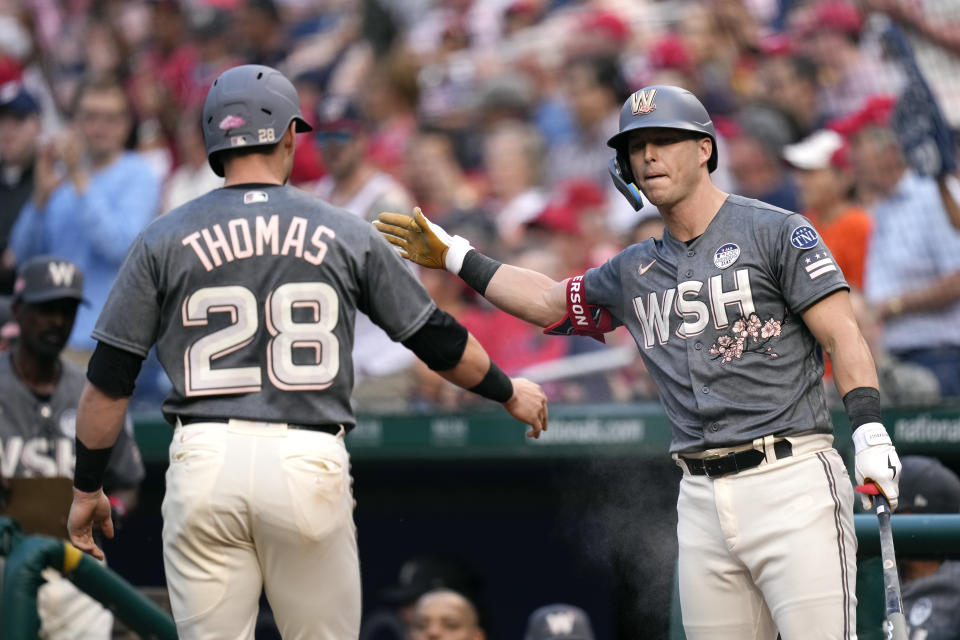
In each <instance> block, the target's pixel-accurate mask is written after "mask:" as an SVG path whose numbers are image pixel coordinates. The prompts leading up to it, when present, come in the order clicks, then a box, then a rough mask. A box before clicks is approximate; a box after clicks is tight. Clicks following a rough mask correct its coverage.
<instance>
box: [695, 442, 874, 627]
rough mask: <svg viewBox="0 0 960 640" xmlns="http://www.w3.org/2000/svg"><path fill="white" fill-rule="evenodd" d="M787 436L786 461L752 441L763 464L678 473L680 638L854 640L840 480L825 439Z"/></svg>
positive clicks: (849, 531) (845, 495)
mask: <svg viewBox="0 0 960 640" xmlns="http://www.w3.org/2000/svg"><path fill="white" fill-rule="evenodd" d="M788 439H789V440H790V442H791V444H792V445H793V455H792V456H790V457H787V458H783V459H781V460H777V459H776V457H775V455H774V453H773V443H774V440H773V438H771V437H767V438H761V439H758V440H757V441H755V442H754V444H753V446H754V447H755V448H758V449H760V450H764V451H766V452H767V458H766V461H764V462H763V463H761V464H760V465H759V466H758V467H755V468H753V469H749V470H747V471H742V472H740V473H736V474H731V475H727V476H723V477H720V478H716V479H710V478H708V477H706V476H694V475H690V474H689V472H688V471H687V470H686V468H684V475H683V479H682V480H681V483H680V497H679V499H678V501H677V512H678V524H677V537H678V540H679V544H680V560H679V576H678V577H679V583H680V605H681V610H682V613H683V627H684V630H685V631H686V635H687V638H688V640H774V639H775V638H776V637H777V631H778V630H779V632H780V635H781V637H782V638H783V640H809V639H810V638H817V640H856V637H857V635H856V606H857V599H856V595H855V592H854V588H855V583H856V553H857V539H856V535H855V532H854V527H853V500H854V495H853V486H852V484H851V482H850V476H849V475H848V474H847V470H846V468H845V466H844V464H843V460H842V459H841V457H840V454H838V453H837V451H836V450H835V449H833V448H832V445H833V436H831V435H826V434H806V435H802V436H798V437H789V438H788ZM748 448H749V446H748ZM740 449H742V447H741V448H740ZM713 451H715V452H717V453H724V452H726V451H730V449H728V450H712V451H711V452H713ZM678 464H679V465H680V466H681V467H684V465H683V463H682V461H678Z"/></svg>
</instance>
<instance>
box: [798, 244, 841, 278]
mask: <svg viewBox="0 0 960 640" xmlns="http://www.w3.org/2000/svg"><path fill="white" fill-rule="evenodd" d="M803 268H804V269H805V270H806V272H807V275H808V276H810V279H811V280H814V279H816V278H819V277H820V276H822V275H823V274H825V273H830V272H831V271H836V270H837V263H836V262H834V261H833V258H831V257H830V254H829V253H827V252H826V251H823V252H817V253H814V254H812V255H811V254H809V253H808V254H807V256H806V257H805V258H803Z"/></svg>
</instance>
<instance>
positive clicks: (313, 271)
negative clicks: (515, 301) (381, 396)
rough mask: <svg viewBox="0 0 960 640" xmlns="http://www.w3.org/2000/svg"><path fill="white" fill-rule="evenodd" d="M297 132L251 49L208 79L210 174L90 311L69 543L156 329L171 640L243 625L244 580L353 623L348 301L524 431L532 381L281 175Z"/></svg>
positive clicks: (78, 541)
mask: <svg viewBox="0 0 960 640" xmlns="http://www.w3.org/2000/svg"><path fill="white" fill-rule="evenodd" d="M306 130H309V125H307V123H306V122H305V121H304V120H303V117H302V115H301V113H300V107H299V102H298V98H297V94H296V90H295V89H294V87H293V84H291V83H290V81H289V80H288V79H287V78H285V77H284V76H283V75H282V74H281V73H280V72H278V71H276V70H274V69H271V68H269V67H264V66H259V65H244V66H240V67H235V68H232V69H229V70H227V71H225V72H224V73H223V74H221V75H220V76H219V78H217V80H216V81H215V82H214V83H213V86H212V87H211V88H210V91H209V93H208V95H207V99H206V103H205V104H204V109H203V134H204V141H205V143H206V146H207V152H208V159H209V161H210V165H211V167H212V168H213V170H214V171H215V172H216V173H218V174H219V175H224V176H225V178H226V181H225V187H224V188H222V189H218V190H216V191H213V192H210V193H209V194H207V195H204V196H201V197H200V198H198V199H196V200H193V201H191V202H189V203H187V204H185V205H183V206H182V207H180V208H178V209H175V210H174V211H172V212H170V213H168V214H167V215H165V216H163V217H162V218H158V219H157V220H155V221H154V222H153V223H152V224H151V225H149V226H148V227H147V228H146V229H145V230H144V231H143V232H142V233H141V234H140V236H139V237H138V238H137V239H136V240H135V242H134V244H133V245H132V246H131V248H130V251H129V253H128V254H127V257H126V260H125V262H124V264H123V267H122V268H121V271H120V274H119V276H118V278H117V281H116V283H115V284H114V287H113V289H112V291H111V292H110V296H109V298H108V300H107V303H106V305H105V307H104V309H103V312H102V313H101V315H100V318H99V320H98V321H97V326H96V329H95V330H94V333H93V335H94V337H95V338H96V339H97V340H98V345H97V348H96V351H95V352H94V355H93V357H92V359H91V362H90V366H89V368H88V371H87V379H88V384H87V385H86V386H85V388H84V392H83V397H82V398H81V401H80V408H79V414H78V416H77V443H76V446H77V461H76V472H75V475H74V487H75V490H74V501H73V506H72V507H71V509H70V516H69V522H68V528H69V531H70V538H71V540H72V542H73V543H74V544H75V545H76V546H77V547H79V548H80V549H82V550H83V551H86V552H90V553H92V554H93V555H95V556H97V557H100V556H101V552H100V549H99V548H97V546H96V545H95V544H94V541H93V539H92V535H91V534H92V528H93V526H94V525H95V524H96V525H98V526H100V527H101V528H103V530H104V532H105V533H106V534H107V535H108V536H110V535H112V525H111V523H110V518H109V504H108V502H107V499H106V497H105V496H104V495H103V492H102V490H101V488H100V484H101V480H102V477H103V471H104V466H105V464H106V460H107V457H108V456H109V453H110V450H111V447H112V445H113V443H114V441H115V439H116V437H117V434H118V433H119V431H120V429H121V426H122V416H123V411H124V408H125V407H126V405H127V401H128V398H129V396H130V393H131V391H132V390H133V385H134V380H135V378H136V375H137V372H138V371H139V367H140V364H141V362H142V360H143V358H144V357H145V356H146V355H147V352H148V350H149V349H150V347H151V346H152V345H153V344H154V343H156V345H157V356H158V358H159V360H160V362H161V364H162V365H163V367H164V369H165V370H166V372H167V374H168V375H169V376H170V379H171V382H172V384H173V391H172V392H171V393H170V395H169V396H168V397H167V399H166V400H165V402H164V404H163V412H164V415H165V417H166V419H167V420H168V421H169V422H170V423H171V424H173V425H174V426H175V429H174V433H173V441H172V442H171V444H170V466H169V468H168V470H167V476H166V495H165V496H164V501H163V506H162V510H163V520H164V522H163V552H164V553H163V555H164V566H165V569H166V578H167V585H168V587H169V591H170V603H171V606H172V609H173V615H174V618H175V620H176V623H177V630H178V632H179V635H180V638H183V639H184V640H207V639H223V640H236V639H238V638H241V639H243V638H248V639H252V638H253V630H254V623H255V620H256V616H257V609H258V600H259V597H260V592H261V589H265V590H266V594H267V598H268V599H269V601H270V604H271V606H272V608H273V612H274V615H275V617H276V620H277V624H278V627H279V629H280V632H281V634H282V635H283V637H284V638H287V639H291V638H295V639H299V640H308V639H316V640H321V639H323V640H332V639H334V638H336V639H338V640H339V639H341V638H343V639H345V638H356V637H357V635H358V634H359V628H360V572H359V567H358V561H357V543H356V535H355V530H354V524H353V518H352V512H353V498H352V495H351V490H350V484H351V480H350V476H349V459H348V456H347V451H346V449H345V448H344V441H343V438H344V434H345V432H346V431H349V430H350V429H351V428H352V427H353V425H354V422H355V419H354V416H353V412H352V410H351V406H350V391H351V389H352V386H353V366H352V365H351V362H350V353H351V348H352V342H353V334H354V331H353V327H354V315H355V313H356V311H357V310H361V311H363V312H365V313H366V314H367V315H369V316H370V318H371V319H372V320H373V321H374V322H375V323H377V324H378V325H379V326H380V327H381V328H383V329H384V330H385V331H386V332H387V334H388V335H389V336H390V337H391V338H393V339H394V340H397V341H401V342H403V344H404V345H406V346H407V347H408V348H410V349H411V350H412V351H414V352H415V353H416V354H417V355H418V356H419V357H420V358H421V359H423V360H424V361H425V362H426V363H427V365H429V366H430V367H431V368H433V369H435V370H437V371H438V372H439V373H440V375H442V376H444V377H445V378H446V379H448V380H450V381H451V382H454V383H456V384H458V385H460V386H461V387H464V388H468V389H470V390H472V391H474V392H476V393H478V394H480V395H482V396H485V397H488V398H492V399H495V400H497V401H499V402H502V403H503V405H504V407H505V408H506V409H507V411H509V412H510V414H511V415H513V416H514V417H515V418H517V419H518V420H520V421H522V422H526V423H527V424H529V425H530V426H531V430H530V431H529V432H528V435H530V436H534V437H535V436H537V435H539V433H540V431H541V430H542V429H544V428H545V426H546V420H547V410H546V397H545V396H544V395H543V392H542V391H541V389H540V388H539V387H538V386H537V385H535V384H533V383H532V382H529V381H527V380H522V379H517V380H511V379H510V378H508V377H507V376H506V375H505V374H504V373H503V372H502V371H500V369H498V368H497V367H496V365H494V364H493V363H492V362H490V359H489V358H488V357H487V354H486V352H485V351H484V350H483V348H482V347H480V345H479V343H477V341H476V340H475V339H474V338H473V337H472V336H470V335H469V334H468V333H467V331H466V330H465V329H464V328H463V327H462V326H460V325H459V324H457V323H456V322H455V321H454V320H453V318H451V317H450V316H448V315H446V314H444V313H442V312H440V311H439V310H437V308H436V307H435V306H434V304H433V302H432V301H431V300H430V298H429V296H428V295H427V293H426V291H425V290H424V289H423V287H422V286H421V285H420V283H419V282H418V281H417V280H416V278H415V277H413V276H412V275H411V274H410V271H409V270H408V269H406V268H405V267H404V266H403V263H402V262H401V260H400V258H399V257H398V256H397V255H396V253H395V252H394V251H393V249H392V248H391V247H390V245H389V244H387V243H386V242H384V241H383V239H382V238H381V237H380V236H379V234H377V232H376V230H374V229H373V228H372V226H371V225H370V224H368V223H367V222H365V221H363V220H360V219H358V218H357V217H356V216H354V215H352V214H350V213H349V212H346V211H343V210H341V209H337V208H335V207H332V206H330V205H328V204H326V203H324V202H322V201H320V200H317V199H316V198H314V197H312V196H310V195H308V194H307V193H305V192H303V191H300V190H298V189H296V188H293V187H290V186H286V181H287V179H288V178H289V176H290V170H291V167H292V164H293V153H294V147H295V134H296V133H297V132H300V131H306Z"/></svg>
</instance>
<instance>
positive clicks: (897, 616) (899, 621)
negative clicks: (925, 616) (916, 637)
mask: <svg viewBox="0 0 960 640" xmlns="http://www.w3.org/2000/svg"><path fill="white" fill-rule="evenodd" d="M887 633H888V634H889V635H888V636H887V637H889V638H890V639H891V640H909V638H908V636H907V621H906V619H905V618H904V617H903V614H902V613H892V614H890V615H889V616H887Z"/></svg>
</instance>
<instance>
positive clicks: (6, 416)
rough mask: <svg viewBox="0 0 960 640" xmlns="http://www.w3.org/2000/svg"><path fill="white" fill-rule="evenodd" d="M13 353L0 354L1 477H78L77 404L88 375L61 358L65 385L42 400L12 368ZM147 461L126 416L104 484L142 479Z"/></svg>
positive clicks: (121, 484)
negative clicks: (74, 471) (134, 437)
mask: <svg viewBox="0 0 960 640" xmlns="http://www.w3.org/2000/svg"><path fill="white" fill-rule="evenodd" d="M11 358H12V355H11V354H9V353H8V354H3V355H2V356H0V389H3V390H4V392H3V393H2V394H0V476H3V477H6V478H20V477H24V478H25V477H45V478H55V477H66V478H72V477H73V467H74V462H75V460H76V454H75V444H76V441H75V436H76V433H77V432H76V419H77V405H78V404H79V402H80V392H81V391H82V390H83V384H84V381H85V380H86V377H85V376H84V375H83V371H81V370H80V369H79V368H77V367H76V366H74V365H73V364H71V363H69V362H67V361H65V360H61V361H60V363H61V364H62V366H63V369H62V372H61V374H60V381H59V382H58V383H57V386H56V388H55V389H54V391H53V394H51V396H50V397H49V398H38V397H37V396H35V395H34V394H33V392H32V391H30V389H28V388H27V387H26V385H24V384H23V382H22V381H21V380H20V378H19V377H18V376H17V375H16V373H14V371H13V368H12V366H11V362H10V361H11ZM143 476H144V469H143V460H142V459H141V457H140V450H139V449H137V445H136V443H135V442H134V440H133V424H132V423H131V422H130V419H129V418H127V419H126V421H125V422H124V429H123V430H122V431H121V432H120V435H119V437H118V438H117V443H116V445H115V446H114V448H113V452H112V453H111V454H110V461H109V464H108V465H107V473H106V476H105V477H104V486H105V487H106V488H107V489H108V490H109V489H110V488H112V487H116V486H129V485H134V484H137V483H139V482H140V481H141V480H143Z"/></svg>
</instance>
